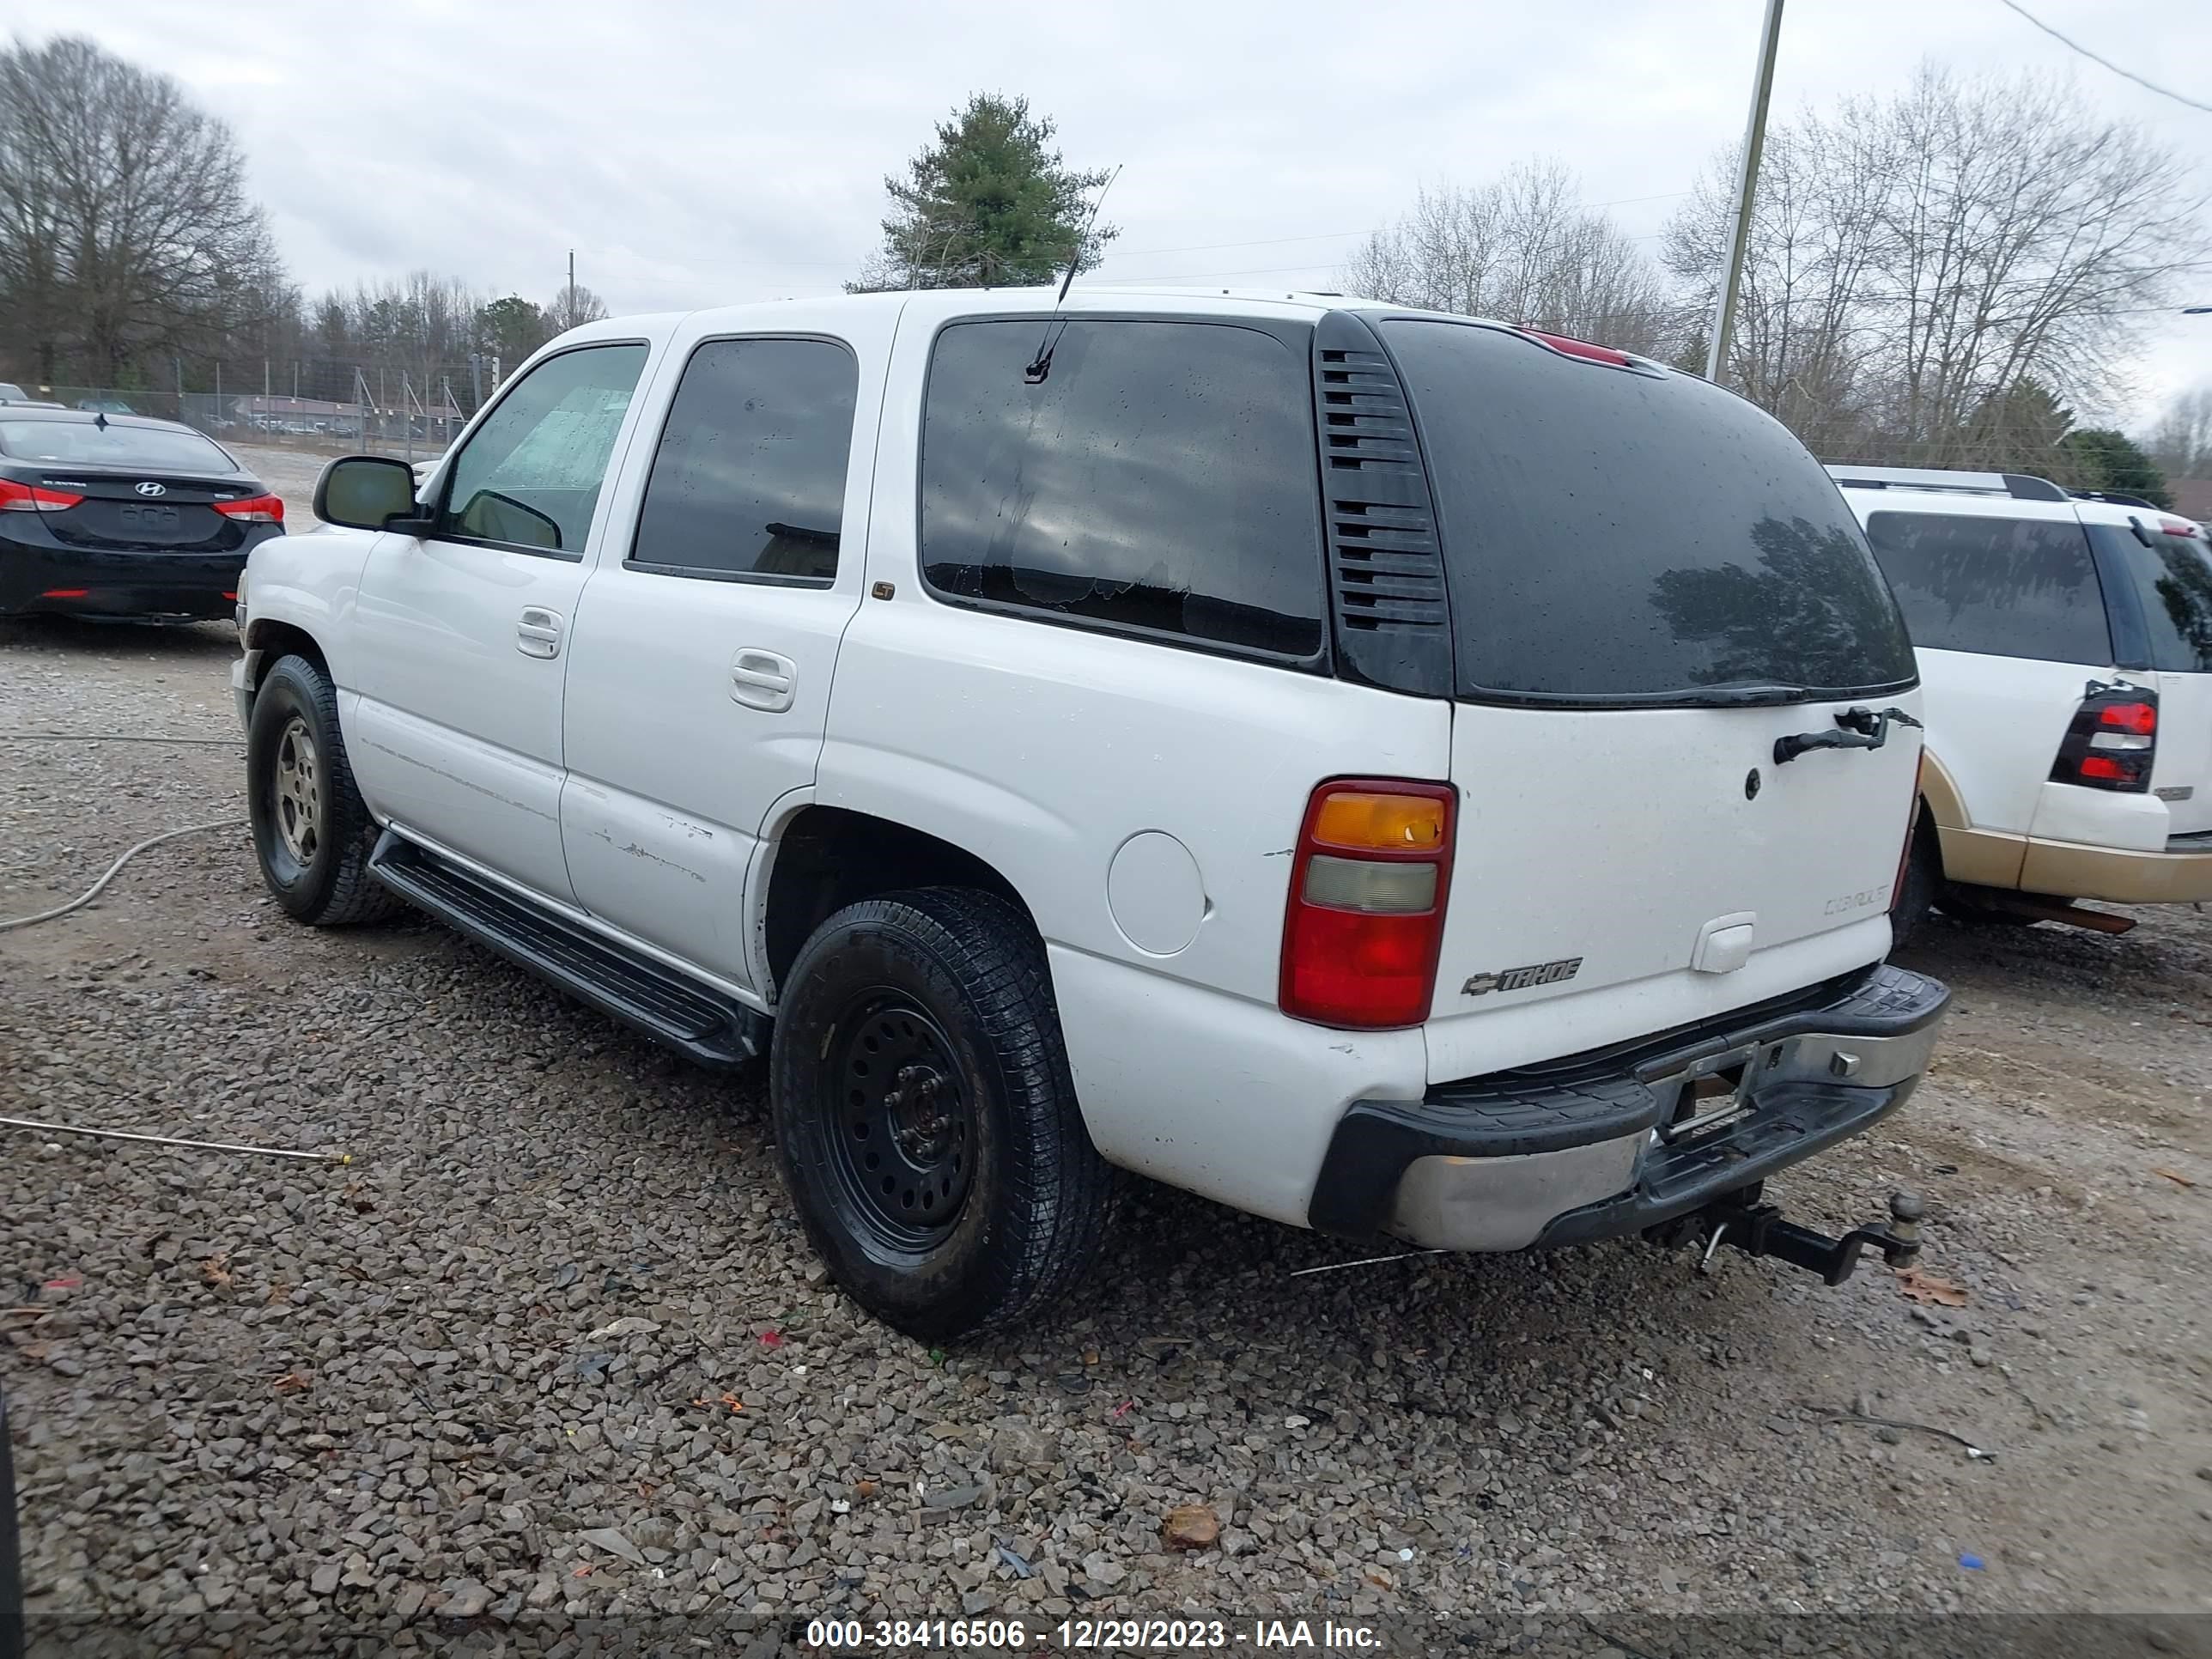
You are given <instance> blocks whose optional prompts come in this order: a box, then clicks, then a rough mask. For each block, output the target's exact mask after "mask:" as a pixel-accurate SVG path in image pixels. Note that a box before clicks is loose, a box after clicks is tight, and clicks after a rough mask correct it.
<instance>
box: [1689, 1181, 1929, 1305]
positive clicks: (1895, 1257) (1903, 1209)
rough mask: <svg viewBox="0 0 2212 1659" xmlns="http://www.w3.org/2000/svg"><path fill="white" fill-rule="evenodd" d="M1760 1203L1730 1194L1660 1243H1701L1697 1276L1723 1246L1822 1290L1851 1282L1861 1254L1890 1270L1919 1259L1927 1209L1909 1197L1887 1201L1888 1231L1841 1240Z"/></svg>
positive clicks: (1753, 1195) (1751, 1194) (1860, 1231)
mask: <svg viewBox="0 0 2212 1659" xmlns="http://www.w3.org/2000/svg"><path fill="white" fill-rule="evenodd" d="M1926 1214H1927V1206H1926V1205H1924V1204H1923V1203H1922V1202H1921V1200H1919V1199H1918V1198H1917V1196H1915V1195H1914V1194H1911V1193H1892V1194H1890V1195H1889V1225H1887V1226H1874V1227H1854V1228H1853V1229H1851V1231H1849V1232H1847V1233H1845V1234H1844V1236H1843V1237H1841V1238H1831V1237H1828V1236H1827V1234H1826V1233H1821V1232H1815V1231H1814V1230H1813V1229H1812V1228H1810V1227H1801V1226H1799V1225H1797V1224H1796V1222H1794V1221H1785V1220H1784V1219H1783V1218H1782V1212H1781V1210H1780V1209H1779V1208H1778V1207H1777V1206H1774V1205H1771V1204H1762V1203H1760V1202H1759V1188H1757V1187H1750V1188H1745V1189H1744V1190H1743V1191H1741V1192H1739V1193H1731V1194H1729V1195H1728V1196H1727V1197H1725V1198H1722V1199H1718V1200H1715V1201H1714V1202H1713V1203H1711V1204H1708V1205H1707V1206H1705V1208H1704V1209H1702V1210H1699V1211H1696V1212H1693V1213H1692V1214H1691V1215H1688V1216H1686V1217H1684V1218H1682V1221H1681V1222H1678V1223H1675V1224H1674V1225H1673V1226H1671V1227H1670V1228H1668V1229H1667V1230H1665V1232H1666V1235H1667V1236H1666V1237H1662V1240H1661V1242H1662V1243H1684V1242H1686V1241H1687V1240H1690V1239H1694V1238H1699V1237H1702V1238H1703V1239H1704V1241H1705V1251H1704V1254H1703V1255H1700V1256H1699V1259H1698V1271H1699V1273H1710V1272H1711V1270H1712V1261H1713V1255H1714V1253H1715V1252H1717V1250H1718V1249H1720V1247H1721V1246H1722V1245H1723V1244H1726V1245H1728V1246H1729V1248H1730V1249H1738V1250H1741V1251H1742V1252H1743V1253H1744V1254H1745V1255H1771V1256H1773V1257H1775V1258H1777V1259H1778V1260H1779V1261H1786V1262H1788V1263H1789V1264H1790V1266H1791V1267H1803V1268H1805V1269H1807V1270H1808V1272H1811V1273H1818V1274H1820V1280H1821V1282H1822V1283H1823V1284H1826V1285H1840V1284H1842V1283H1843V1282H1844V1280H1845V1279H1849V1278H1850V1276H1851V1270H1852V1269H1853V1268H1855V1267H1857V1266H1858V1265H1859V1255H1860V1253H1861V1252H1862V1251H1864V1250H1868V1249H1875V1250H1879V1251H1881V1256H1882V1260H1883V1261H1886V1262H1887V1263H1888V1265H1889V1266H1890V1267H1893V1268H1895V1267H1910V1266H1911V1264H1912V1263H1913V1261H1915V1260H1917V1258H1918V1256H1919V1255H1920V1242H1921V1241H1920V1223H1921V1220H1922V1218H1923V1217H1924V1216H1925V1215H1926ZM1685 1224H1686V1225H1685Z"/></svg>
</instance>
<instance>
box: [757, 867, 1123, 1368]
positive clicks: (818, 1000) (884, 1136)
mask: <svg viewBox="0 0 2212 1659" xmlns="http://www.w3.org/2000/svg"><path fill="white" fill-rule="evenodd" d="M769 1095H770V1099H771V1102H772V1109H773V1111H774V1114H775V1129H776V1144H777V1154H778V1157H779V1158H780V1159H781V1163H782V1165H783V1175H784V1180H785V1182H786V1184H787V1186H788V1187H789V1188H790V1189H791V1194H792V1197H793V1200H794V1201H795V1202H796V1204H797V1205H798V1206H799V1218H800V1219H801V1220H802V1221H803V1222H804V1223H805V1228H806V1234H807V1237H808V1238H809V1239H810V1240H811V1241H812V1243H813V1245H814V1248H815V1249H816V1251H817V1253H818V1254H819V1255H821V1257H822V1259H823V1261H824V1262H825V1263H827V1264H828V1266H829V1271H830V1273H831V1274H832V1275H833V1276H834V1277H835V1278H836V1280H837V1283H838V1284H839V1285H841V1286H842V1288H843V1290H844V1291H845V1293H846V1294H847V1295H848V1296H850V1297H852V1298H853V1299H854V1301H855V1302H857V1303H859V1304H860V1305H861V1306H862V1307H863V1308H865V1309H866V1310H868V1311H869V1312H870V1313H871V1314H872V1315H874V1316H876V1317H877V1318H878V1319H880V1320H882V1321H883V1322H884V1323H886V1324H888V1325H891V1326H894V1327H896V1328H898V1329H899V1330H902V1331H904V1332H906V1333H907V1334H909V1335H912V1336H916V1337H921V1338H923V1339H925V1340H940V1339H945V1338H950V1337H956V1336H961V1335H964V1334H969V1333H970V1332H974V1331H977V1330H981V1329H982V1328H986V1327H987V1326H993V1325H1004V1324H1007V1323H1010V1322H1013V1321H1015V1320H1018V1319H1019V1318H1021V1317H1022V1316H1024V1315H1025V1314H1027V1313H1029V1312H1030V1310H1033V1309H1035V1308H1037V1307H1039V1306H1040V1305H1042V1304H1045V1303H1048V1302H1049V1301H1051V1300H1053V1299H1054V1297H1059V1296H1060V1295H1062V1294H1063V1293H1065V1292H1066V1291H1068V1290H1069V1289H1070V1288H1071V1287H1072V1286H1073V1285H1075V1283H1076V1282H1077V1281H1078V1280H1079V1279H1080V1278H1081V1277H1082V1276H1083V1274H1084V1273H1085V1271H1086V1270H1087V1269H1088V1268H1089V1267H1090V1266H1091V1262H1092V1261H1094V1260H1095V1259H1096V1257H1097V1254H1098V1251H1099V1248H1100V1245H1101V1243H1102V1241H1103V1238H1104V1236H1105V1231H1106V1226H1107V1223H1108V1220H1109V1215H1110V1212H1111V1209H1112V1200H1113V1171H1112V1170H1111V1169H1109V1166H1108V1165H1107V1164H1106V1162H1105V1160H1104V1159H1103V1158H1100V1157H1099V1155H1098V1152H1097V1148H1096V1147H1095V1146H1092V1145H1091V1136H1090V1133H1089V1132H1088V1131H1087V1130H1086V1129H1085V1127H1084V1124H1083V1116H1082V1113H1081V1111H1080V1109H1079V1108H1078V1106H1077V1104H1076V1100H1075V1088H1074V1084H1073V1080H1072V1079H1071V1078H1070V1076H1069V1073H1068V1066H1067V1054H1066V1048H1065V1047H1064V1046H1063V1044H1062V1042H1061V1040H1060V1016H1059V1011H1058V1010H1057V1008H1056V1007H1055V1006H1054V1002H1053V997H1052V983H1051V979H1050V976H1049V974H1048V971H1047V968H1046V964H1045V957H1044V949H1043V945H1042V941H1041V940H1039V939H1038V938H1037V936H1036V931H1035V930H1034V929H1033V928H1032V927H1030V924H1029V922H1028V921H1027V919H1026V918H1025V917H1024V916H1023V915H1021V914H1020V912H1018V910H1016V909H1015V908H1014V907H1013V906H1012V905H1011V904H1009V903H1007V902H1006V901H1005V900H1003V899H1000V898H998V897H996V896H994V895H991V894H988V893H982V892H976V891H973V890H968V889H964V888H951V887H933V888H925V889H921V890H915V891H911V892H903V893H894V894H890V895H888V896H884V897H882V898H874V899H866V900H864V901H862V902H860V903H858V904H854V905H849V906H848V907H847V908H844V909H842V910H840V911H838V912H837V913H836V915H833V916H831V917H830V918H829V920H828V921H825V922H823V924H822V926H821V927H818V928H817V929H816V930H815V933H814V935H813V937H812V938H811V939H808V940H807V942H806V944H805V947H804V948H803V949H802V950H801V951H799V959H798V961H797V962H796V963H793V966H792V969H791V972H790V974H789V975H787V978H786V981H785V985H784V988H783V995H782V1000H781V1006H780V1007H779V1009H778V1011H777V1016H776V1022H775V1043H774V1047H773V1049H772V1051H771V1054H770V1056H769Z"/></svg>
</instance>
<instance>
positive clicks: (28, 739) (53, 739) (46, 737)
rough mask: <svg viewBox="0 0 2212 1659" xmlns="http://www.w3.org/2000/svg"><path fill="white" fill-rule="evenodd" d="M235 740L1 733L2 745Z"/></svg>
mask: <svg viewBox="0 0 2212 1659" xmlns="http://www.w3.org/2000/svg"><path fill="white" fill-rule="evenodd" d="M245 741H246V738H245V737H244V736H243V735H242V734H241V735H240V736H238V737H235V738H172V737H166V736H161V735H139V734H137V733H132V732H0V743H191V744H241V743H244V742H245Z"/></svg>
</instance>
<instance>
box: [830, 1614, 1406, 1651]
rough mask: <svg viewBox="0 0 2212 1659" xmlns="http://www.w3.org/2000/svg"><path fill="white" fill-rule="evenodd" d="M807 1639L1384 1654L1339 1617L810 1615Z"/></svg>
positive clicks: (846, 1643) (865, 1644)
mask: <svg viewBox="0 0 2212 1659" xmlns="http://www.w3.org/2000/svg"><path fill="white" fill-rule="evenodd" d="M806 1645H807V1647H808V1648H809V1649H810V1650H817V1651H821V1652H825V1653H897V1652H900V1651H902V1650H903V1651H909V1652H915V1651H939V1650H945V1649H948V1648H965V1649H968V1650H970V1651H976V1652H981V1653H1000V1652H1012V1651H1016V1650H1023V1649H1032V1648H1033V1649H1036V1650H1038V1651H1040V1652H1044V1653H1086V1652H1114V1653H1175V1652H1182V1651H1187V1650H1194V1649H1202V1648H1231V1649H1234V1648H1246V1649H1250V1650H1256V1651H1260V1652H1273V1653H1323V1652H1340V1653H1343V1652H1365V1653H1380V1652H1381V1650H1382V1647H1383V1639H1382V1636H1381V1633H1380V1632H1376V1630H1374V1629H1372V1628H1371V1627H1370V1626H1365V1625H1360V1624H1352V1623H1343V1624H1340V1623H1338V1622H1337V1621H1335V1620H1328V1619H1322V1620H1307V1619H1236V1620H1230V1619H1064V1620H1060V1623H1058V1624H1057V1625H1040V1626H1036V1628H1034V1629H1032V1628H1031V1627H1030V1624H1029V1623H1028V1621H1027V1620H1023V1619H1019V1618H1015V1619H889V1620H886V1619H877V1620H860V1619H811V1620H808V1621H807V1624H806Z"/></svg>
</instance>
